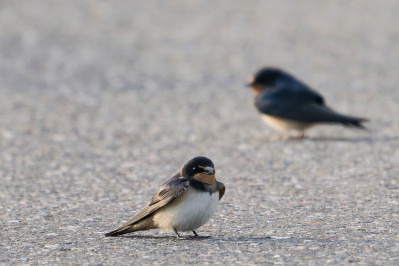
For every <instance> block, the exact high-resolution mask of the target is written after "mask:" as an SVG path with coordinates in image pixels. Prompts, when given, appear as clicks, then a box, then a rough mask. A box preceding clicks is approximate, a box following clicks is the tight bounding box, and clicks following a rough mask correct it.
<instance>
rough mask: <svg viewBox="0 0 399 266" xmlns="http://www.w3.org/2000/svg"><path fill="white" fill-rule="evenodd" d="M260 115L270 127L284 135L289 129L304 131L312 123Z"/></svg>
mask: <svg viewBox="0 0 399 266" xmlns="http://www.w3.org/2000/svg"><path fill="white" fill-rule="evenodd" d="M261 117H262V119H263V121H265V122H266V123H267V124H268V125H269V126H270V127H271V128H273V129H275V130H277V131H279V132H281V133H283V134H284V135H286V134H289V133H290V132H291V131H297V132H300V133H304V132H305V130H306V129H308V128H310V127H312V126H313V124H312V123H303V122H296V121H293V120H288V119H283V118H278V117H275V116H270V115H265V114H262V115H261Z"/></svg>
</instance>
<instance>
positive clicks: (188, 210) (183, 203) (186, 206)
mask: <svg viewBox="0 0 399 266" xmlns="http://www.w3.org/2000/svg"><path fill="white" fill-rule="evenodd" d="M218 202H219V193H218V192H217V191H216V192H215V193H212V195H210V194H209V193H208V192H206V193H205V192H203V191H197V190H195V189H193V188H190V189H189V190H188V191H187V192H186V193H184V194H183V196H181V197H180V198H178V199H175V200H174V201H173V202H172V203H170V204H169V205H167V206H165V207H163V208H162V209H160V210H159V211H157V212H156V214H155V215H154V222H155V224H156V225H157V226H158V227H159V228H160V229H163V230H165V231H173V229H174V228H176V230H177V231H192V230H195V229H197V228H199V227H200V226H202V225H204V224H205V223H206V222H207V221H208V220H209V219H210V218H211V216H212V215H213V213H214V212H215V210H216V207H217V204H218Z"/></svg>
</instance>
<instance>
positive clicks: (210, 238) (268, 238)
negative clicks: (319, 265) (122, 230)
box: [117, 235, 289, 243]
mask: <svg viewBox="0 0 399 266" xmlns="http://www.w3.org/2000/svg"><path fill="white" fill-rule="evenodd" d="M117 238H125V239H141V240H169V241H182V240H183V241H185V240H189V241H204V240H207V241H217V242H233V243H237V242H242V243H244V242H264V241H268V242H270V241H282V240H285V241H287V240H288V239H289V238H274V237H271V236H260V237H246V236H242V237H218V236H216V237H213V236H198V237H194V236H184V237H180V238H178V237H176V236H159V235H130V236H124V235H122V236H117Z"/></svg>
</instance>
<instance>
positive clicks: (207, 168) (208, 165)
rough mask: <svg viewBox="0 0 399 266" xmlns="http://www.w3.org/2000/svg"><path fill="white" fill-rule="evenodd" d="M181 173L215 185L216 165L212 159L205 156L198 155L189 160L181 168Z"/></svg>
mask: <svg viewBox="0 0 399 266" xmlns="http://www.w3.org/2000/svg"><path fill="white" fill-rule="evenodd" d="M180 175H181V176H183V177H187V178H189V179H195V180H197V181H199V182H201V183H204V184H207V185H213V184H214V183H215V181H216V178H215V166H214V165H213V162H212V161H211V160H210V159H208V158H206V157H204V156H197V157H194V158H192V159H191V160H189V161H188V162H187V163H186V164H185V165H183V167H182V168H181V170H180Z"/></svg>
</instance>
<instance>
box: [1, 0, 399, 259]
mask: <svg viewBox="0 0 399 266" xmlns="http://www.w3.org/2000/svg"><path fill="white" fill-rule="evenodd" d="M398 13H399V2H397V1H394V0H392V1H389V0H386V1H374V0H367V1H365V0H356V1H344V0H341V1H330V2H323V3H320V1H316V0H315V1H295V0H292V1H277V0H276V1H210V0H209V1H168V2H167V1H152V0H150V1H112V2H108V1H2V2H1V3H0V92H1V97H0V150H1V153H0V198H1V201H0V238H1V241H0V263H1V264H31V265H43V264H51V265H54V264H86V265H102V264H104V265H115V264H173V263H177V264H255V263H260V264H274V263H275V264H311V265H320V264H337V263H339V264H346V263H355V264H369V265H373V264H376V265H397V264H399V220H398V218H399V217H398V216H399V177H398V176H399V135H398V133H399V118H398V114H399V107H398V102H399V90H398V83H399V49H398V43H399V23H397V14H398ZM266 65H268V66H277V67H280V68H282V69H284V70H286V71H289V72H291V73H292V74H294V75H295V76H297V77H299V78H300V79H302V80H304V81H305V82H306V83H307V84H308V85H310V86H311V87H313V88H314V89H315V90H317V91H319V92H320V93H321V94H322V95H324V96H325V99H326V101H327V104H328V105H330V106H331V107H333V108H334V109H336V110H338V111H340V112H343V113H346V114H351V115H356V116H362V117H366V118H369V119H370V122H369V123H367V127H368V131H359V130H353V129H348V128H344V127H341V126H321V127H315V128H313V129H311V130H310V131H309V132H308V138H307V139H305V140H304V141H271V140H270V139H268V138H269V137H270V136H276V133H275V132H274V131H272V130H271V129H269V128H268V127H267V126H266V125H264V124H263V122H262V120H261V119H260V118H259V117H258V115H257V113H256V111H255V109H254V108H253V107H252V106H251V100H252V97H253V95H252V93H251V91H250V90H249V89H248V88H245V87H244V84H245V82H246V80H247V78H248V77H249V76H250V75H251V74H252V73H254V72H255V71H256V70H257V69H258V68H259V67H262V66H266ZM195 155H205V156H208V157H209V158H211V159H212V160H213V161H214V163H215V166H216V169H217V178H218V180H220V181H222V182H224V183H225V185H226V187H227V191H226V194H225V197H224V198H223V199H222V201H221V203H220V205H219V207H218V210H217V212H216V214H215V215H214V217H213V218H212V219H211V221H210V222H209V223H208V224H206V225H205V226H203V227H202V228H200V229H199V230H197V232H198V233H199V234H200V235H202V236H211V237H210V238H206V239H199V240H176V239H175V238H174V236H173V234H170V233H165V232H160V231H158V230H153V231H147V232H141V233H135V234H131V235H128V236H126V237H119V238H105V237H104V236H103V235H104V233H105V232H108V231H110V230H112V229H115V228H116V227H117V226H119V225H121V223H122V222H124V221H126V220H128V219H129V218H130V217H131V216H132V214H133V213H134V212H135V211H137V210H138V209H139V208H140V207H142V206H144V205H145V204H147V203H148V202H149V199H150V198H151V196H152V194H153V193H154V192H155V191H156V190H157V189H158V187H159V186H160V185H161V183H162V182H163V181H164V180H165V179H166V178H167V177H169V176H170V175H172V174H174V173H175V172H176V171H177V170H178V169H179V167H180V166H181V165H182V164H183V163H184V162H185V161H187V160H188V159H190V158H191V157H193V156H195Z"/></svg>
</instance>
